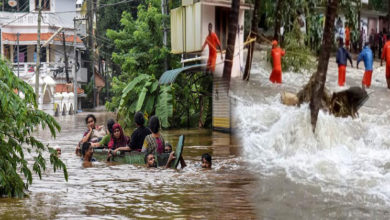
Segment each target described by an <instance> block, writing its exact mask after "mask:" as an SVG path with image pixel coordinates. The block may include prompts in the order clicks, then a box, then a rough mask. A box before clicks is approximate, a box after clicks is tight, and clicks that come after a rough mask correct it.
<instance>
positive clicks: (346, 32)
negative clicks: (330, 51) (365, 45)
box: [345, 27, 350, 41]
mask: <svg viewBox="0 0 390 220" xmlns="http://www.w3.org/2000/svg"><path fill="white" fill-rule="evenodd" d="M349 38H350V31H349V28H348V27H347V28H345V40H346V41H349Z"/></svg>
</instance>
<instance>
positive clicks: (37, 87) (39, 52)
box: [35, 0, 42, 101]
mask: <svg viewBox="0 0 390 220" xmlns="http://www.w3.org/2000/svg"><path fill="white" fill-rule="evenodd" d="M41 16H42V0H39V3H38V36H37V65H36V67H35V94H36V96H37V100H38V101H39V68H40V66H41Z"/></svg>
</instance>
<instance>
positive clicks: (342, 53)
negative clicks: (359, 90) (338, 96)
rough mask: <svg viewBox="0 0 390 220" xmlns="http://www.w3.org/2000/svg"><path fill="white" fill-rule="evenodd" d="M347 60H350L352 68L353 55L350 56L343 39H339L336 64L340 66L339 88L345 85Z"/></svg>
mask: <svg viewBox="0 0 390 220" xmlns="http://www.w3.org/2000/svg"><path fill="white" fill-rule="evenodd" d="M347 59H348V60H349V62H351V66H353V65H352V59H351V55H349V53H348V51H347V50H346V49H345V48H344V46H343V39H342V38H339V49H338V50H337V55H336V63H337V64H338V65H339V80H338V84H339V86H344V84H345V73H346V71H347Z"/></svg>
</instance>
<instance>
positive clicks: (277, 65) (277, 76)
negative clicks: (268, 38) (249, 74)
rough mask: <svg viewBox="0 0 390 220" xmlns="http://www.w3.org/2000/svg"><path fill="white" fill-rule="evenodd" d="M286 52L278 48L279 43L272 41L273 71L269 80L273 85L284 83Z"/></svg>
mask: <svg viewBox="0 0 390 220" xmlns="http://www.w3.org/2000/svg"><path fill="white" fill-rule="evenodd" d="M284 54H285V51H284V50H283V49H282V48H280V47H278V42H277V41H276V40H274V41H272V50H271V56H272V64H273V69H272V73H271V76H270V77H269V80H270V81H271V82H272V83H282V56H284Z"/></svg>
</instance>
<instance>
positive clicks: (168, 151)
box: [164, 143, 172, 153]
mask: <svg viewBox="0 0 390 220" xmlns="http://www.w3.org/2000/svg"><path fill="white" fill-rule="evenodd" d="M171 152H172V145H171V144H170V143H166V144H165V148H164V153H171Z"/></svg>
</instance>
